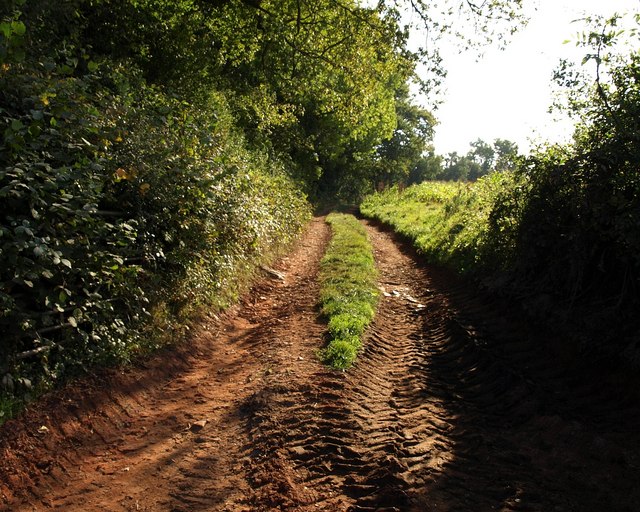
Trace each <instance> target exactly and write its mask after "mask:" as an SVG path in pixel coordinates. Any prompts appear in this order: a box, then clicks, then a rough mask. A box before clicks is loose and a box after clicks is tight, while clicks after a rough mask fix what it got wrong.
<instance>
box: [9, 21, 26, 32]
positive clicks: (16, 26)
mask: <svg viewBox="0 0 640 512" xmlns="http://www.w3.org/2000/svg"><path fill="white" fill-rule="evenodd" d="M11 29H12V30H13V33H14V34H16V35H18V36H23V35H24V33H25V32H26V31H27V27H25V25H24V23H22V22H21V21H13V22H11Z"/></svg>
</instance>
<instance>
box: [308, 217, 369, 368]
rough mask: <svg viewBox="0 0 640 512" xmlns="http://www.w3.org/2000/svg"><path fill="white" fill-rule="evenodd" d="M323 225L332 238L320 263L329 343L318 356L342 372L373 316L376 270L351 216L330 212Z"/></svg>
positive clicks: (359, 226) (362, 233)
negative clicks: (328, 229)
mask: <svg viewBox="0 0 640 512" xmlns="http://www.w3.org/2000/svg"><path fill="white" fill-rule="evenodd" d="M327 223H328V224H329V225H330V226H331V228H332V231H333V237H332V239H331V243H330V244H329V247H328V249H327V252H326V254H325V255H324V257H323V258H322V261H321V262H320V306H321V311H322V314H323V315H324V316H325V317H326V318H327V319H328V330H329V338H330V341H329V344H328V346H327V347H326V348H325V349H323V350H322V351H321V357H322V359H323V360H324V362H325V363H326V364H328V365H329V366H331V367H333V368H336V369H346V368H349V367H350V366H351V365H352V364H353V362H354V361H355V359H356V356H357V354H358V350H359V349H360V346H361V345H362V334H363V333H364V331H365V329H366V328H367V326H368V325H369V324H370V323H371V321H372V320H373V317H374V315H375V308H376V304H377V302H378V289H377V286H376V278H377V270H376V267H375V262H374V259H373V251H372V248H371V244H370V242H369V239H368V238H367V233H366V231H365V229H364V227H363V226H362V224H360V222H359V221H358V220H357V219H356V218H355V217H354V216H353V215H346V214H341V213H332V214H330V215H329V216H328V217H327Z"/></svg>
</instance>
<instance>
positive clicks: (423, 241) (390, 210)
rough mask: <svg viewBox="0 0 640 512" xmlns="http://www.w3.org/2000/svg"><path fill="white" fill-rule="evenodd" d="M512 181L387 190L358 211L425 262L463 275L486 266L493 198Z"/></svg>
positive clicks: (499, 176)
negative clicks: (388, 228) (413, 249)
mask: <svg viewBox="0 0 640 512" xmlns="http://www.w3.org/2000/svg"><path fill="white" fill-rule="evenodd" d="M512 181H513V178H512V176H511V175H509V174H507V173H494V174H491V175H489V176H487V177H485V178H483V179H480V180H478V181H477V182H475V183H458V182H424V183H420V184H419V185H414V186H412V187H409V188H407V189H406V190H398V189H397V188H391V189H388V190H385V191H383V192H380V193H376V194H373V195H370V196H368V197H366V198H365V199H364V201H363V202H362V204H361V205H360V211H361V213H362V214H363V215H365V216H366V217H369V218H372V219H376V220H378V221H380V222H382V223H384V224H386V225H389V226H391V227H392V228H393V230H394V231H396V232H397V233H400V234H401V235H403V236H405V237H406V238H408V239H409V240H410V241H411V242H412V243H413V245H414V246H415V247H416V249H417V250H418V252H419V253H421V254H423V255H424V256H425V257H426V258H427V260H429V261H431V262H434V263H438V264H443V265H447V266H449V267H452V268H454V269H456V270H457V271H459V272H468V271H473V270H476V269H477V268H478V267H480V266H482V265H484V264H487V263H489V261H488V260H489V259H490V258H491V256H490V255H491V254H492V249H493V242H492V240H491V239H490V237H489V236H488V233H489V215H490V213H491V210H492V208H493V205H494V201H495V198H496V196H497V194H499V193H500V192H501V191H503V190H504V189H506V188H508V187H510V186H512Z"/></svg>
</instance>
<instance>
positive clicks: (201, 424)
mask: <svg viewBox="0 0 640 512" xmlns="http://www.w3.org/2000/svg"><path fill="white" fill-rule="evenodd" d="M206 424H207V420H200V421H196V422H195V423H192V424H191V426H190V427H189V430H191V432H200V431H201V430H202V429H203V428H204V426H205V425H206Z"/></svg>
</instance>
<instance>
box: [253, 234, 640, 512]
mask: <svg viewBox="0 0 640 512" xmlns="http://www.w3.org/2000/svg"><path fill="white" fill-rule="evenodd" d="M368 229H369V234H370V236H371V238H372V242H373V245H374V247H375V252H376V260H377V263H378V266H379V269H380V285H381V290H382V291H383V296H382V297H381V303H380V306H379V309H378V314H377V317H376V319H375V321H374V325H373V326H372V328H371V330H370V333H369V335H368V337H367V339H366V340H365V343H364V350H363V351H362V353H361V355H360V357H359V359H358V361H357V363H356V365H355V367H354V368H353V369H352V370H350V371H349V372H348V373H346V374H343V373H338V372H330V371H326V370H319V371H317V372H316V373H315V374H314V375H312V376H311V378H309V379H308V380H305V381H299V382H295V381H289V382H282V381H279V382H276V381H274V382H272V383H270V384H269V385H267V387H266V388H265V389H263V390H262V391H261V393H260V394H259V395H256V396H254V397H253V398H252V400H253V402H252V409H253V411H254V414H253V416H252V421H251V425H252V426H251V432H250V437H251V439H252V440H253V442H254V443H255V446H257V447H259V448H258V449H259V450H260V451H261V453H262V458H261V459H257V460H256V464H255V465H254V468H253V469H254V471H255V474H256V475H258V477H257V478H256V479H255V480H254V482H253V484H254V489H255V490H256V494H255V496H254V497H253V501H252V505H253V507H254V508H255V509H256V510H274V509H276V508H278V507H280V508H281V509H283V510H301V511H304V510H327V511H329V510H349V511H354V512H355V511H385V510H386V511H392V510H393V511H419V510H420V511H423V510H430V511H455V510H459V511H471V510H473V511H484V510H487V511H488V510H505V511H506V510H513V511H548V510H551V511H558V512H560V511H578V510H579V511H596V510H598V511H599V510H620V511H623V510H628V511H632V510H639V509H640V486H638V482H640V471H639V470H640V464H638V462H639V461H640V452H639V450H638V446H639V443H638V441H640V418H639V414H638V404H637V402H636V401H635V399H634V398H633V396H632V395H630V394H628V393H625V392H624V391H621V392H620V393H618V394H616V393H613V392H612V391H611V389H610V388H609V389H606V388H605V389H600V387H598V385H597V384H595V383H594V382H592V381H591V382H590V381H589V379H585V377H584V375H583V374H581V372H580V371H578V370H575V369H574V370H575V371H574V370H571V369H570V368H569V369H567V368H564V367H563V366H562V365H559V364H558V362H557V361H556V360H555V357H554V354H552V353H550V352H548V350H546V349H545V344H544V343H536V342H535V336H536V334H531V333H530V331H528V330H527V329H525V328H524V327H525V326H524V324H523V323H522V322H521V321H520V320H519V319H518V318H517V317H516V316H515V315H511V314H505V313H504V311H505V310H504V309H503V308H504V305H503V304H496V303H493V302H492V301H491V300H487V299H486V298H484V297H482V296H480V295H476V294H474V293H472V292H471V291H470V290H469V289H468V288H467V287H466V286H465V285H464V284H463V283H462V282H460V281H459V280H457V279H455V278H453V277H452V276H449V275H446V273H444V272H442V271H438V270H435V269H432V268H427V267H424V266H422V265H419V264H417V263H416V260H415V258H414V257H413V256H412V255H411V254H410V253H403V251H402V250H401V248H400V246H399V245H397V244H396V243H395V242H394V241H393V240H392V237H391V235H389V234H388V233H386V232H383V231H381V230H378V229H376V228H374V227H372V226H369V227H368ZM489 333H490V334H489ZM274 461H277V462H274ZM281 477H282V478H281ZM279 480H282V481H280V482H279ZM274 482H276V483H275V484H274Z"/></svg>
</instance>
